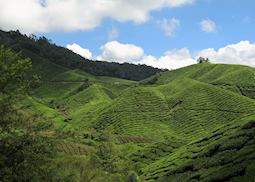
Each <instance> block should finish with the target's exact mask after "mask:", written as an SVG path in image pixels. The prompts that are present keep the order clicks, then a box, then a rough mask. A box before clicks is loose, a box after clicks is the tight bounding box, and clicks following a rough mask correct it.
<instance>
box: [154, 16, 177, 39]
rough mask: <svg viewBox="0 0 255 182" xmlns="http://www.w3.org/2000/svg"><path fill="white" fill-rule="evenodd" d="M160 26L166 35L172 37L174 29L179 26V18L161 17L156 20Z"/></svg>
mask: <svg viewBox="0 0 255 182" xmlns="http://www.w3.org/2000/svg"><path fill="white" fill-rule="evenodd" d="M158 24H159V26H160V28H161V29H162V30H163V31H164V32H165V34H166V36H168V37H172V36H174V34H175V31H176V29H177V28H178V27H179V26H180V20H178V19H176V18H171V19H163V20H160V21H158Z"/></svg>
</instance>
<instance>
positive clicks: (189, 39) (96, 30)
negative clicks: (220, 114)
mask: <svg viewBox="0 0 255 182" xmlns="http://www.w3.org/2000/svg"><path fill="white" fill-rule="evenodd" d="M254 9H255V1H253V0H22V1H21V0H0V29H3V30H6V31H9V30H17V29H19V30H20V32H22V33H24V34H27V35H29V34H35V35H37V36H45V37H47V38H48V39H51V40H52V42H53V43H55V44H57V45H60V46H63V47H66V48H68V49H70V50H72V51H73V52H75V53H77V54H80V55H81V56H83V57H86V58H89V59H93V60H100V61H114V62H119V63H123V62H129V63H134V64H147V65H150V66H154V67H158V68H167V69H177V68H180V67H184V66H188V65H191V64H195V63H196V60H197V59H198V58H199V57H200V56H202V57H205V58H209V59H210V60H211V62H213V63H226V64H242V65H248V66H253V67H255V34H254V32H255V11H254Z"/></svg>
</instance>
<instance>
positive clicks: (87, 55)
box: [66, 43, 92, 59]
mask: <svg viewBox="0 0 255 182" xmlns="http://www.w3.org/2000/svg"><path fill="white" fill-rule="evenodd" d="M66 48H67V49H69V50H71V51H73V52H75V53H76V54H79V55H81V56H82V57H84V58H87V59H91V58H92V53H91V52H90V50H88V49H84V48H82V47H81V46H79V45H78V44H76V43H73V44H68V45H67V46H66Z"/></svg>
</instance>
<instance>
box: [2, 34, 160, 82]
mask: <svg viewBox="0 0 255 182" xmlns="http://www.w3.org/2000/svg"><path fill="white" fill-rule="evenodd" d="M0 44H2V45H5V46H7V47H9V48H11V49H12V50H14V51H16V52H19V51H22V53H23V55H24V56H25V57H30V58H31V60H32V62H33V64H37V62H38V59H41V60H40V61H42V60H47V61H50V62H52V63H55V64H58V65H61V66H63V67H67V68H71V69H81V70H84V71H86V72H87V73H90V74H93V75H98V76H112V77H118V78H124V79H129V80H142V79H145V78H147V77H149V76H151V75H154V74H155V73H157V72H160V71H161V70H159V69H156V68H153V67H150V66H146V65H133V64H128V63H123V64H118V63H110V62H105V61H91V60H88V59H85V58H83V57H81V56H79V55H78V54H75V53H73V52H72V51H70V50H68V49H65V48H63V47H59V46H57V45H55V44H52V43H51V42H50V41H49V40H47V39H46V38H45V37H40V38H37V37H36V36H34V35H31V36H30V37H27V36H26V35H22V34H20V33H19V31H10V32H4V31H1V30H0ZM127 61H129V60H127Z"/></svg>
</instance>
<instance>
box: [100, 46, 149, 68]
mask: <svg viewBox="0 0 255 182" xmlns="http://www.w3.org/2000/svg"><path fill="white" fill-rule="evenodd" d="M100 49H101V50H102V55H101V56H98V57H97V60H106V61H115V62H120V63H123V62H136V61H138V60H139V59H140V58H141V57H142V56H143V55H144V51H143V49H142V48H141V47H138V46H136V45H133V44H122V43H119V42H118V41H111V42H107V43H106V44H105V45H103V46H102V47H101V48H100Z"/></svg>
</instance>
